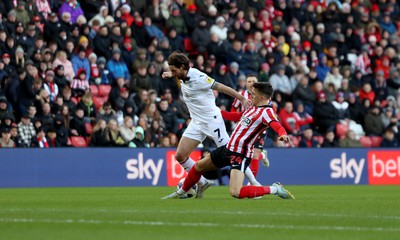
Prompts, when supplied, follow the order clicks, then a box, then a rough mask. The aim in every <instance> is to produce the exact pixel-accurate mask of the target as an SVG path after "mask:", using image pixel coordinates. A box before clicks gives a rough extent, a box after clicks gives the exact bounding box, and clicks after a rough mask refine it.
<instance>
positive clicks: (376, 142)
mask: <svg viewBox="0 0 400 240" xmlns="http://www.w3.org/2000/svg"><path fill="white" fill-rule="evenodd" d="M370 138H371V143H372V145H371V147H380V146H381V143H382V140H383V137H380V136H373V137H370Z"/></svg>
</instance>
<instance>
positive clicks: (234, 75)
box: [227, 62, 243, 89]
mask: <svg viewBox="0 0 400 240" xmlns="http://www.w3.org/2000/svg"><path fill="white" fill-rule="evenodd" d="M241 74H243V72H242V71H240V70H239V64H238V63H237V62H232V63H231V64H230V65H229V70H228V72H227V75H228V77H229V78H230V79H231V81H232V84H233V86H234V89H237V85H238V80H239V76H240V75H241Z"/></svg>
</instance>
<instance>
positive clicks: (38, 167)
mask: <svg viewBox="0 0 400 240" xmlns="http://www.w3.org/2000/svg"><path fill="white" fill-rule="evenodd" d="M174 151H175V149H166V148H151V149H129V148H52V149H32V148H27V149H0V187H75V186H82V187H83V186H166V185H168V183H169V184H170V185H171V183H173V182H174V181H171V179H173V178H176V179H178V178H179V179H180V178H181V177H183V175H182V174H184V172H183V170H182V171H181V172H182V174H180V175H179V174H177V171H176V170H174V167H175V168H176V163H175V160H174V159H173V158H174ZM379 151H380V152H382V151H383V150H382V149H379V150H378V149H375V150H372V149H366V148H356V149H340V148H336V149H299V148H289V149H287V148H285V149H282V148H274V149H270V150H268V157H269V159H270V162H271V166H270V168H264V167H262V166H261V167H260V172H259V174H258V176H257V179H258V180H259V181H260V182H261V183H263V184H266V185H269V184H271V183H273V182H274V181H280V182H282V183H284V184H293V185H296V184H301V185H305V184H306V185H315V184H349V185H351V184H369V183H371V178H374V181H373V182H377V183H379V180H380V179H383V180H384V184H399V183H398V181H397V180H398V179H399V178H400V151H391V150H386V151H383V153H384V154H383V155H382V154H380V152H379ZM375 153H376V154H380V155H379V156H380V158H379V159H378V160H379V162H376V161H377V160H376V159H375V157H374V156H375V155H376V154H375ZM370 156H372V157H370ZM382 156H387V157H385V158H387V159H383V157H382ZM370 158H371V159H370ZM396 159H399V160H398V161H397V160H396ZM385 167H386V168H385ZM178 168H180V167H179V166H178ZM383 168H385V169H383ZM176 179H175V180H176ZM179 179H178V180H179ZM396 181H397V182H396ZM175 182H176V181H175ZM381 182H382V181H381Z"/></svg>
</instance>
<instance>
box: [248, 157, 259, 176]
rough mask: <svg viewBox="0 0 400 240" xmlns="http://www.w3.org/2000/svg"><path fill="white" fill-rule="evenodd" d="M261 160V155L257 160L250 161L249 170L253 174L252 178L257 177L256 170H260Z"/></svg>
mask: <svg viewBox="0 0 400 240" xmlns="http://www.w3.org/2000/svg"><path fill="white" fill-rule="evenodd" d="M261 159H262V154H260V157H259V158H258V159H254V158H253V159H251V161H250V170H251V171H252V172H253V175H254V177H257V173H258V169H259V168H260V160H261Z"/></svg>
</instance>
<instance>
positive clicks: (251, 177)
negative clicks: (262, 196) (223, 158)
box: [244, 167, 262, 186]
mask: <svg viewBox="0 0 400 240" xmlns="http://www.w3.org/2000/svg"><path fill="white" fill-rule="evenodd" d="M244 174H245V175H246V178H247V179H248V180H249V182H250V185H252V186H262V185H261V184H260V183H259V182H258V181H257V179H256V178H255V177H254V174H253V172H252V171H251V170H250V167H247V168H246V171H245V172H244Z"/></svg>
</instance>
